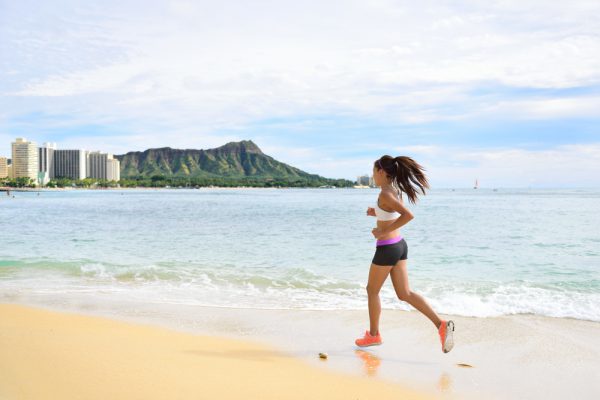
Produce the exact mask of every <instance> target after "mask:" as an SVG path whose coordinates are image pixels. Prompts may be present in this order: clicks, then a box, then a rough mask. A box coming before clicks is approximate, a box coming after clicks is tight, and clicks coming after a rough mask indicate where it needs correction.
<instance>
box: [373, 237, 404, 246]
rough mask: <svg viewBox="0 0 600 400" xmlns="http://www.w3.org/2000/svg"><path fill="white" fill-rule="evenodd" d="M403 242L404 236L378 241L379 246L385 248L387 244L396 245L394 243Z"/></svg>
mask: <svg viewBox="0 0 600 400" xmlns="http://www.w3.org/2000/svg"><path fill="white" fill-rule="evenodd" d="M401 240H402V236H396V237H393V238H391V239H385V240H378V241H377V246H384V245H386V244H394V243H398V242H399V241H401Z"/></svg>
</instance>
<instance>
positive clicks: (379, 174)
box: [373, 165, 387, 186]
mask: <svg viewBox="0 0 600 400" xmlns="http://www.w3.org/2000/svg"><path fill="white" fill-rule="evenodd" d="M373 181H374V182H375V185H376V186H381V185H382V184H384V183H386V182H387V176H386V175H385V171H384V170H383V169H377V167H376V166H375V165H374V166H373Z"/></svg>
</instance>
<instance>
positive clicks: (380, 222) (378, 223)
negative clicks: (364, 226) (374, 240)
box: [377, 221, 400, 240]
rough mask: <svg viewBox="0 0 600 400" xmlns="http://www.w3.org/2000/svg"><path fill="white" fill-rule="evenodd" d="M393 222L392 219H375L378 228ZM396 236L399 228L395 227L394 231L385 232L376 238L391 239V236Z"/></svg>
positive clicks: (385, 226) (383, 227) (398, 233)
mask: <svg viewBox="0 0 600 400" xmlns="http://www.w3.org/2000/svg"><path fill="white" fill-rule="evenodd" d="M393 223H394V221H377V227H378V228H379V229H385V228H387V227H388V226H390V225H391V224H393ZM396 236H400V229H396V230H394V231H391V232H389V233H386V234H385V235H383V236H381V237H380V238H379V239H378V240H386V239H392V238H395V237H396Z"/></svg>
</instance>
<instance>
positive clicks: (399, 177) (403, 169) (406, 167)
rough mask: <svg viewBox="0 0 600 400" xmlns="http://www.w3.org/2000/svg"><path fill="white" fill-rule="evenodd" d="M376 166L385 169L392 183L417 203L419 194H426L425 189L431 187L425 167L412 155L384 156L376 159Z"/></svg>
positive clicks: (412, 201)
mask: <svg viewBox="0 0 600 400" xmlns="http://www.w3.org/2000/svg"><path fill="white" fill-rule="evenodd" d="M375 167H376V168H377V169H378V170H380V169H383V170H384V171H385V173H386V175H387V176H388V177H389V178H390V179H391V180H392V184H393V185H394V186H396V187H398V188H399V189H400V190H402V191H403V192H404V193H406V195H407V196H408V200H409V201H410V202H411V203H413V204H415V203H416V202H417V194H418V193H419V192H421V193H422V194H425V189H429V182H427V177H426V176H425V173H424V172H423V171H425V168H423V167H422V166H421V165H419V163H418V162H416V161H415V160H413V159H412V158H410V157H406V156H399V157H395V158H394V157H392V156H388V155H385V156H382V157H381V158H380V159H379V160H377V161H375Z"/></svg>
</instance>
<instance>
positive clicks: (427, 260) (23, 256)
mask: <svg viewBox="0 0 600 400" xmlns="http://www.w3.org/2000/svg"><path fill="white" fill-rule="evenodd" d="M377 193H378V191H377V190H376V189H199V190H122V191H118V190H114V191H101V190H97V191H94V190H89V191H86V190H77V191H44V192H41V193H40V194H39V195H38V194H37V193H20V192H17V193H15V198H9V197H7V196H5V195H4V194H2V196H0V238H1V240H0V301H9V302H12V301H15V302H18V301H30V300H35V299H38V300H39V299H60V298H61V297H66V296H70V297H71V298H73V297H74V296H75V297H76V296H85V297H86V298H87V299H94V301H97V302H99V303H101V302H103V301H108V300H110V301H117V302H119V301H122V302H123V304H132V303H136V302H138V303H144V304H152V303H159V304H169V305H177V304H184V305H203V306H217V307H235V308H258V309H304V310H355V309H356V310H366V309H367V298H366V291H365V285H366V282H367V276H368V271H369V266H370V263H371V259H372V256H373V252H374V247H375V243H374V239H373V237H372V235H371V229H372V228H373V227H374V225H375V219H374V218H373V217H367V216H366V215H365V214H366V209H367V207H369V206H372V204H373V203H374V201H375V199H376V197H377ZM411 208H412V210H413V212H414V214H415V219H414V220H413V221H411V222H410V223H409V224H408V225H406V226H405V227H403V228H402V234H403V236H404V237H405V238H406V240H407V243H408V246H409V261H408V263H409V264H408V265H409V267H408V268H409V280H410V285H411V288H412V290H413V291H416V292H418V293H420V294H422V295H423V296H425V297H426V298H427V300H428V301H429V302H430V303H431V305H432V306H433V307H434V309H435V310H436V311H438V312H440V313H447V314H456V315H463V316H475V317H488V316H499V315H511V314H537V315H544V316H551V317H563V318H575V319H583V320H592V321H600V212H599V211H600V190H531V189H519V190H516V189H514V190H513V189H498V190H497V191H493V190H488V189H478V190H472V189H469V190H467V189H456V190H451V189H447V190H442V189H438V190H432V191H430V192H429V194H428V195H427V196H425V197H423V198H422V199H421V201H420V202H419V203H418V204H417V205H416V206H411ZM381 298H382V305H383V307H384V308H387V309H405V310H408V309H410V306H408V305H407V304H406V303H403V302H400V301H399V300H397V298H396V297H395V295H394V291H393V288H392V285H391V282H389V281H388V282H387V283H386V284H385V285H384V288H383V290H382V293H381Z"/></svg>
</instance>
